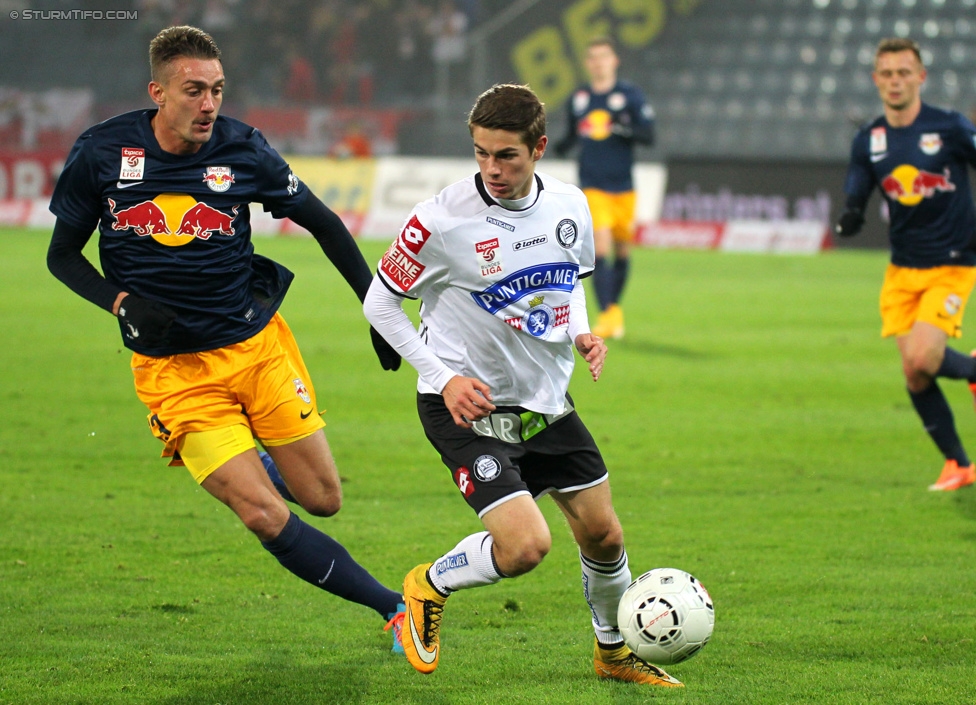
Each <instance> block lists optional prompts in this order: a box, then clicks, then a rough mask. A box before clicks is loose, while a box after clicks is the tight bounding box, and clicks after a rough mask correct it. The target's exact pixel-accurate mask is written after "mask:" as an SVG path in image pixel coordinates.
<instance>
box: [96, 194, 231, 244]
mask: <svg viewBox="0 0 976 705" xmlns="http://www.w3.org/2000/svg"><path fill="white" fill-rule="evenodd" d="M108 206H109V214H110V215H111V216H112V217H113V218H114V222H113V223H112V230H117V231H122V230H132V231H133V232H135V233H136V235H139V236H149V237H152V238H153V239H154V240H156V241H157V242H159V243H161V244H163V245H168V246H177V245H185V244H187V243H188V242H191V241H192V240H194V239H199V240H209V239H210V237H211V236H212V235H214V234H217V235H225V236H227V237H230V236H232V235H234V233H235V230H234V225H233V223H234V220H235V219H236V218H237V211H238V209H239V208H240V206H239V205H236V206H234V207H233V208H232V209H231V214H230V215H228V214H227V213H224V212H222V211H219V210H217V209H216V208H213V207H212V206H209V205H207V204H206V203H200V202H198V201H196V200H195V199H194V198H193V197H191V196H187V195H185V194H171V193H164V194H160V195H159V196H156V198H154V199H153V200H151V201H142V202H141V203H137V204H135V205H134V206H129V207H127V208H123V209H121V210H117V209H116V208H117V204H116V202H115V200H114V199H111V198H110V199H108ZM170 223H179V226H178V227H176V228H175V229H173V228H172V227H171V226H170Z"/></svg>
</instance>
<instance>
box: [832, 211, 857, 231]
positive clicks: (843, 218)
mask: <svg viewBox="0 0 976 705" xmlns="http://www.w3.org/2000/svg"><path fill="white" fill-rule="evenodd" d="M862 225H864V214H863V213H862V212H861V211H859V210H855V209H853V208H848V209H847V210H846V211H844V212H843V213H841V215H840V220H838V221H837V225H835V226H834V232H835V233H837V234H838V235H840V236H841V237H851V236H852V235H857V234H858V233H859V232H861V226H862Z"/></svg>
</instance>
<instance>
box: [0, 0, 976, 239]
mask: <svg viewBox="0 0 976 705" xmlns="http://www.w3.org/2000/svg"><path fill="white" fill-rule="evenodd" d="M96 6H97V7H96ZM28 8H31V9H33V10H35V11H42V12H49V13H57V12H59V11H65V10H68V9H71V8H72V2H71V1H70V0H0V166H4V167H5V168H6V169H7V174H6V176H5V179H6V182H5V183H0V186H4V187H5V188H0V199H3V198H9V197H10V195H11V194H12V195H13V196H14V197H16V196H17V193H18V187H17V185H16V183H15V182H16V175H15V174H14V169H15V167H14V166H11V164H10V161H11V159H12V157H11V155H12V154H17V153H23V152H31V153H33V154H38V153H39V154H40V159H41V161H43V162H44V163H45V165H46V166H45V167H43V168H44V169H45V170H46V171H47V172H49V174H50V175H51V177H52V179H53V176H54V174H55V172H56V170H57V168H56V167H57V157H58V153H60V154H61V155H62V156H61V158H63V154H66V151H67V149H68V148H69V147H70V145H71V144H72V142H73V141H74V139H75V138H76V137H77V135H78V134H79V133H80V131H81V130H83V129H84V128H85V127H87V126H88V125H90V124H92V123H93V122H95V121H97V120H102V119H105V118H107V117H110V116H111V115H115V114H118V113H120V112H123V111H125V110H130V109H133V108H138V107H148V106H149V101H148V97H146V91H145V86H146V84H147V82H148V79H149V72H148V67H147V62H146V61H141V60H134V58H133V57H143V56H144V55H145V47H146V44H147V42H148V40H149V38H151V37H152V36H153V35H154V34H155V33H156V32H157V31H158V30H159V28H161V27H164V26H167V25H170V24H176V23H189V24H194V25H197V26H200V27H203V28H204V29H206V30H207V31H209V32H211V33H212V34H213V35H214V37H215V38H216V39H217V41H218V42H219V44H220V46H221V47H223V51H224V64H225V73H226V75H227V77H228V91H227V97H226V99H225V103H224V107H223V113H224V114H226V115H230V116H233V117H238V118H241V119H244V120H245V121H247V122H249V123H251V124H254V125H256V126H258V127H260V128H261V129H262V130H263V131H264V132H265V133H266V134H267V135H268V137H269V139H270V140H271V142H272V143H273V144H274V145H275V146H276V147H277V148H278V149H279V150H280V151H281V152H282V153H285V154H290V155H307V156H313V157H325V156H332V157H349V156H381V157H382V156H389V155H412V156H424V157H432V158H434V157H436V158H443V157H465V156H467V155H469V153H470V140H469V137H468V135H467V130H466V128H465V125H464V119H463V118H464V115H465V114H466V111H467V110H468V108H469V107H470V105H471V101H472V100H473V98H474V97H475V96H476V95H477V94H478V93H479V92H480V91H481V90H483V89H484V88H485V87H486V86H488V85H490V84H491V83H494V82H499V81H518V82H524V83H528V84H529V85H531V86H532V87H533V88H534V89H535V90H536V92H537V93H539V95H540V97H542V99H543V100H544V101H545V102H546V103H547V105H548V106H549V111H550V130H549V132H550V134H551V135H553V136H554V137H557V138H558V137H559V136H560V135H561V134H562V133H563V130H564V129H565V117H564V109H563V105H564V103H565V101H566V99H567V98H568V97H569V95H570V94H571V92H572V91H573V89H574V88H575V87H576V86H577V85H579V84H580V83H582V82H583V81H584V80H585V74H584V72H583V67H582V64H581V61H580V57H581V56H582V52H583V49H584V47H585V42H586V41H587V40H588V39H589V38H590V37H591V36H593V35H594V34H606V35H609V36H611V37H613V38H614V39H615V40H616V41H617V44H618V51H619V54H620V56H621V60H622V65H621V70H620V75H621V77H622V78H625V79H626V80H629V81H632V82H634V83H636V84H637V85H638V86H639V87H640V88H641V89H642V90H643V92H644V93H645V95H646V96H647V97H648V100H649V102H650V103H651V105H652V106H653V107H654V109H655V111H656V113H657V130H656V131H657V139H656V143H655V145H654V146H653V147H652V148H641V149H639V150H638V158H639V159H640V160H641V161H644V162H647V163H659V164H666V165H667V194H666V196H665V197H664V199H663V201H664V210H663V213H664V218H665V219H676V220H677V219H682V218H683V219H685V220H689V221H710V220H711V221H714V220H723V219H726V214H727V213H733V214H734V213H740V212H742V211H743V208H744V209H745V212H746V214H747V216H749V215H750V214H752V215H756V214H758V215H757V216H756V217H758V218H760V219H764V218H767V217H768V219H770V220H776V219H777V218H780V216H781V215H782V216H783V217H785V218H799V219H803V218H806V219H808V220H809V219H810V218H811V217H813V218H815V219H817V220H822V221H823V222H824V223H825V224H826V223H827V222H828V221H829V220H830V217H831V216H832V215H835V214H836V212H837V209H838V207H839V204H840V203H841V201H842V198H843V196H842V194H841V193H840V188H841V184H842V181H843V170H844V165H845V163H846V160H847V157H848V154H849V149H850V140H851V138H852V136H853V134H854V132H855V130H856V128H857V126H858V125H859V124H861V123H863V122H864V121H866V120H868V119H871V118H872V117H874V116H875V115H877V114H878V113H879V112H880V103H879V100H878V96H877V91H876V89H875V87H874V85H873V83H872V80H871V68H872V62H873V57H874V50H875V47H876V45H877V42H878V41H879V39H881V38H883V37H888V36H910V37H912V38H914V39H916V40H918V41H919V42H920V43H921V45H922V47H923V58H924V60H925V63H926V64H927V66H928V68H929V77H928V81H927V83H926V86H925V87H924V89H923V99H924V100H926V101H927V102H930V103H932V104H934V105H937V106H942V107H948V108H953V109H956V110H959V111H961V112H964V113H969V114H971V113H972V112H973V108H974V106H976V41H974V39H976V0H646V1H645V2H642V3H632V4H628V3H613V2H609V0H313V1H311V2H300V1H299V0H100V2H98V3H94V4H90V7H88V6H86V9H99V10H102V11H107V10H116V11H120V10H121V11H126V12H128V13H130V14H129V16H130V17H132V19H130V20H116V21H109V20H102V21H95V20H72V19H56V18H55V17H56V16H55V15H53V14H49V15H48V17H49V19H44V18H43V17H42V18H41V19H34V20H32V21H24V20H23V19H21V20H13V19H10V18H9V17H10V13H11V12H21V13H22V14H23V10H24V9H28ZM35 17H36V12H35ZM801 167H802V168H801ZM0 181H4V179H2V178H0ZM34 181H35V182H36V179H35V180H34ZM24 183H25V184H26V185H25V186H24V188H21V189H20V190H21V192H23V191H24V190H25V189H27V188H28V187H32V184H33V183H34V182H31V183H27V182H24ZM52 183H53V180H52ZM11 184H14V185H13V186H11ZM784 203H785V204H786V205H785V206H783V204H784ZM811 213H813V216H811V215H810V214H811ZM767 214H771V215H767ZM879 215H881V216H883V213H879ZM687 236H688V234H687V233H685V234H683V235H682V236H681V238H680V239H681V241H682V242H684V241H685V240H686V238H687ZM697 236H698V235H695V237H697ZM667 237H670V235H668V236H667ZM705 237H706V239H707V234H706V235H705ZM884 242H885V236H884V226H883V223H882V222H881V219H879V218H871V217H869V220H868V226H867V228H866V230H865V235H864V236H863V237H860V238H857V239H855V241H854V243H853V244H855V245H857V246H863V245H865V244H871V245H874V246H883V245H884ZM845 244H846V243H845Z"/></svg>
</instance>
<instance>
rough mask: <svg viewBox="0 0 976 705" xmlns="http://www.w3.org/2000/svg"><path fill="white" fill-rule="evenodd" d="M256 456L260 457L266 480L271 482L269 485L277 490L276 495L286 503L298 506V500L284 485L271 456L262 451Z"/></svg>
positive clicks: (283, 480)
mask: <svg viewBox="0 0 976 705" xmlns="http://www.w3.org/2000/svg"><path fill="white" fill-rule="evenodd" d="M258 455H260V456H261V462H262V463H263V464H264V470H265V472H267V473H268V479H270V480H271V484H272V485H274V488H275V489H276V490H278V494H280V495H281V498H282V499H284V500H285V501H286V502H293V503H294V504H298V500H297V499H295V498H294V497H293V496H292V494H291V492H290V491H289V489H288V485H286V484H285V479H284V478H283V477H282V476H281V473H280V472H278V466H277V465H275V461H274V460H272V458H271V456H270V455H268V454H267V453H265V452H264V451H260V452H259V453H258Z"/></svg>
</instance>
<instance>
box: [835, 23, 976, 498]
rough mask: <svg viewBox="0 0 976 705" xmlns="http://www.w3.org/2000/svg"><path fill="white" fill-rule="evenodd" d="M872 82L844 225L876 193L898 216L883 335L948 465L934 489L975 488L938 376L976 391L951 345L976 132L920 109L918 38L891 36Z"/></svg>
mask: <svg viewBox="0 0 976 705" xmlns="http://www.w3.org/2000/svg"><path fill="white" fill-rule="evenodd" d="M874 82H875V84H876V85H877V87H878V93H879V94H880V95H881V101H882V103H883V104H884V115H882V116H881V117H879V118H878V119H876V120H875V121H874V122H872V123H870V124H869V125H867V126H866V127H864V128H863V129H861V131H860V132H858V134H857V136H856V137H855V138H854V144H853V146H852V148H851V163H850V167H849V169H848V174H847V181H846V183H845V186H844V190H845V192H846V193H847V206H846V209H845V211H844V213H843V214H842V215H841V217H840V220H839V222H838V224H837V226H836V231H837V233H838V234H839V235H841V236H849V235H854V234H856V233H857V232H858V231H859V230H860V229H861V225H862V224H863V222H864V207H865V205H867V202H868V199H869V198H870V196H871V192H872V191H873V190H874V189H875V187H878V188H879V189H880V191H881V194H882V197H883V198H884V199H885V200H886V202H887V205H888V210H889V213H890V216H891V225H890V239H891V264H889V265H888V269H887V272H886V273H885V279H884V284H883V286H882V289H881V318H882V330H881V334H882V335H883V336H897V341H898V350H899V352H900V353H901V360H902V368H903V370H904V374H905V381H906V383H907V385H908V394H909V396H910V397H911V400H912V404H913V405H914V407H915V410H916V411H917V412H918V415H919V416H920V417H921V418H922V423H923V424H924V426H925V429H926V430H927V431H928V432H929V435H930V436H931V437H932V440H933V441H935V444H936V445H937V446H938V447H939V450H940V451H942V453H943V455H944V456H945V458H946V461H945V465H944V467H943V470H942V473H941V475H940V477H939V479H938V480H937V481H936V482H935V483H934V484H932V485H930V486H929V489H930V490H955V489H958V488H960V487H964V486H966V485H971V484H973V482H974V481H976V468H974V467H973V464H972V463H971V462H970V460H969V456H967V455H966V451H965V450H964V449H963V445H962V441H961V440H960V439H959V434H958V433H957V432H956V428H955V422H954V420H953V416H952V410H951V409H950V408H949V404H948V402H947V401H946V398H945V396H944V395H943V394H942V390H941V389H939V385H938V383H937V382H936V378H938V377H947V378H949V379H965V380H968V381H969V383H970V389H972V390H973V392H974V394H976V360H974V358H973V357H972V356H970V355H964V354H963V353H960V352H959V351H957V350H953V349H952V348H950V347H947V345H946V343H947V341H948V339H949V337H950V336H952V337H959V336H960V335H961V332H960V331H961V325H962V317H963V310H964V309H965V306H966V301H967V300H968V298H969V294H970V292H971V291H972V288H973V284H974V283H976V249H974V241H973V238H974V235H976V209H974V206H973V198H972V195H971V193H970V189H969V174H968V170H967V165H968V166H974V167H976V143H974V140H976V128H974V127H973V125H972V123H970V122H969V121H968V120H967V119H966V118H965V117H963V116H962V115H960V114H959V113H957V112H954V111H951V110H940V109H938V108H934V107H932V106H930V105H927V104H925V103H923V102H922V100H921V97H920V90H921V87H922V84H923V83H924V82H925V68H924V66H923V65H922V58H921V54H920V52H919V48H918V45H917V44H916V43H915V42H913V41H912V40H910V39H885V40H883V41H882V42H881V43H880V44H879V45H878V49H877V52H876V54H875V64H874Z"/></svg>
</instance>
